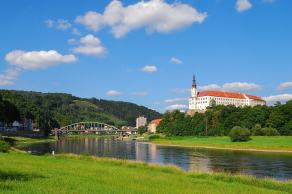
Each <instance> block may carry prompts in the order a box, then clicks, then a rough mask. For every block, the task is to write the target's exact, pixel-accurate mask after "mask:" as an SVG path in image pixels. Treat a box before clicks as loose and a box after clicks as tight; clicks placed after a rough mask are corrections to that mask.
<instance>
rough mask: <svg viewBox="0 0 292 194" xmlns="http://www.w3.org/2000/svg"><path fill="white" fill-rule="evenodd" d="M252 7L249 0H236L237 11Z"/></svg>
mask: <svg viewBox="0 0 292 194" xmlns="http://www.w3.org/2000/svg"><path fill="white" fill-rule="evenodd" d="M251 8H252V4H251V2H250V1H249V0H237V1H236V10H237V11H238V12H244V11H247V10H249V9H251Z"/></svg>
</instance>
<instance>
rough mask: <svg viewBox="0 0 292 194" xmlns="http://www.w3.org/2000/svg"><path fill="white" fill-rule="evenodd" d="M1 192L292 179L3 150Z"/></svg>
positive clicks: (147, 189)
mask: <svg viewBox="0 0 292 194" xmlns="http://www.w3.org/2000/svg"><path fill="white" fill-rule="evenodd" d="M0 163H1V170H0V193H30V194H35V193H78V194H79V193H137V194H138V193H139V194H140V193H142V194H143V193H145V194H146V193H180V194H181V193H210V194H211V193H212V194H213V193H214V194H217V193H244V194H245V193H248V194H249V193H265V194H269V193H292V183H291V182H277V181H273V180H259V179H256V178H254V177H247V176H231V175H228V174H222V173H215V174H203V173H187V172H184V171H182V170H180V169H179V168H177V167H174V166H166V167H162V166H159V165H148V164H145V163H143V162H130V161H126V160H118V159H107V158H96V157H89V156H76V155H55V156H50V155H45V156H32V155H28V154H23V153H15V152H12V153H9V154H4V153H1V154H0Z"/></svg>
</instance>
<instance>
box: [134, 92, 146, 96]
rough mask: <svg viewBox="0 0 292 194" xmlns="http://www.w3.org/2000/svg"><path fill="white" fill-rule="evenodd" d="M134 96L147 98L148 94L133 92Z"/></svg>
mask: <svg viewBox="0 0 292 194" xmlns="http://www.w3.org/2000/svg"><path fill="white" fill-rule="evenodd" d="M131 95H132V96H146V95H147V92H132V93H131Z"/></svg>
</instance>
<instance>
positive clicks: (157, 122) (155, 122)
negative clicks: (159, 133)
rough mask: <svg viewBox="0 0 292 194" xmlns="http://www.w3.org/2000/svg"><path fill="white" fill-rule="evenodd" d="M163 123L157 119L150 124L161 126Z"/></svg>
mask: <svg viewBox="0 0 292 194" xmlns="http://www.w3.org/2000/svg"><path fill="white" fill-rule="evenodd" d="M161 121H162V119H155V120H152V121H151V122H150V124H155V125H159V123H160V122H161Z"/></svg>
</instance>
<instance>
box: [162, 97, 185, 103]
mask: <svg viewBox="0 0 292 194" xmlns="http://www.w3.org/2000/svg"><path fill="white" fill-rule="evenodd" d="M186 100H187V98H172V99H167V100H165V101H164V102H165V103H171V104H172V103H177V102H183V101H186Z"/></svg>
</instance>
